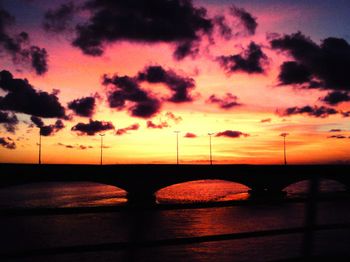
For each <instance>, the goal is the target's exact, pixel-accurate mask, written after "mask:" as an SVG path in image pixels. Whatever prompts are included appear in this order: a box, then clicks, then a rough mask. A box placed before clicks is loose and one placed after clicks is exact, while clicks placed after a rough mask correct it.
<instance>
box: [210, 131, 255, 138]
mask: <svg viewBox="0 0 350 262" xmlns="http://www.w3.org/2000/svg"><path fill="white" fill-rule="evenodd" d="M215 136H216V137H220V136H224V137H230V138H239V137H248V136H249V134H246V133H242V132H241V131H233V130H226V131H223V132H219V133H217V134H216V135H215Z"/></svg>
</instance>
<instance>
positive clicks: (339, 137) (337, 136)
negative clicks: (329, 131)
mask: <svg viewBox="0 0 350 262" xmlns="http://www.w3.org/2000/svg"><path fill="white" fill-rule="evenodd" d="M327 138H336V139H344V138H347V137H346V136H344V135H334V136H328V137H327Z"/></svg>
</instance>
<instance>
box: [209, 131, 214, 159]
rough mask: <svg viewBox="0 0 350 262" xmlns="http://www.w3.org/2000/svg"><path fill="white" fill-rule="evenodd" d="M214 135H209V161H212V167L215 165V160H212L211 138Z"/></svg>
mask: <svg viewBox="0 0 350 262" xmlns="http://www.w3.org/2000/svg"><path fill="white" fill-rule="evenodd" d="M213 134H214V133H208V136H209V160H210V165H212V164H213V158H212V154H211V136H212V135H213Z"/></svg>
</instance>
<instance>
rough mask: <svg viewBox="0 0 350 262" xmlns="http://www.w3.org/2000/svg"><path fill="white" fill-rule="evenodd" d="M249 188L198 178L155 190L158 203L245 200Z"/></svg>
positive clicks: (232, 183)
mask: <svg viewBox="0 0 350 262" xmlns="http://www.w3.org/2000/svg"><path fill="white" fill-rule="evenodd" d="M248 190H249V188H248V187H246V186H244V185H241V184H238V183H234V182H228V181H222V180H199V181H192V182H186V183H181V184H176V185H172V186H169V187H166V188H163V189H161V190H159V191H158V192H157V201H158V202H159V203H198V202H216V201H230V200H246V199H248V197H249V194H248Z"/></svg>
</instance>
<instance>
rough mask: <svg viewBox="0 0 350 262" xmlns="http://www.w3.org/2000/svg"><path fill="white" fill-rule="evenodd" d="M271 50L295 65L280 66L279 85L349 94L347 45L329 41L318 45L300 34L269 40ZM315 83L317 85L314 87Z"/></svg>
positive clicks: (348, 48) (349, 54) (343, 41)
mask: <svg viewBox="0 0 350 262" xmlns="http://www.w3.org/2000/svg"><path fill="white" fill-rule="evenodd" d="M270 43H271V47H272V48H273V49H277V50H282V51H284V52H286V53H287V54H288V55H290V56H291V57H293V58H294V60H295V62H294V63H293V62H288V63H289V64H287V65H289V66H286V65H284V66H283V65H282V67H281V73H280V77H279V78H280V79H279V80H280V82H281V84H286V85H288V84H306V85H303V86H302V87H303V88H320V89H333V90H343V91H349V90H350V74H349V73H348V68H350V45H349V44H348V42H347V41H346V40H344V39H341V38H334V37H329V38H326V39H324V40H323V41H322V43H321V44H320V45H318V44H316V43H315V42H313V41H312V40H311V39H310V38H309V37H306V36H304V35H303V34H302V33H301V32H297V33H295V34H291V35H284V36H283V37H274V38H272V39H270ZM315 83H317V85H315Z"/></svg>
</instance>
